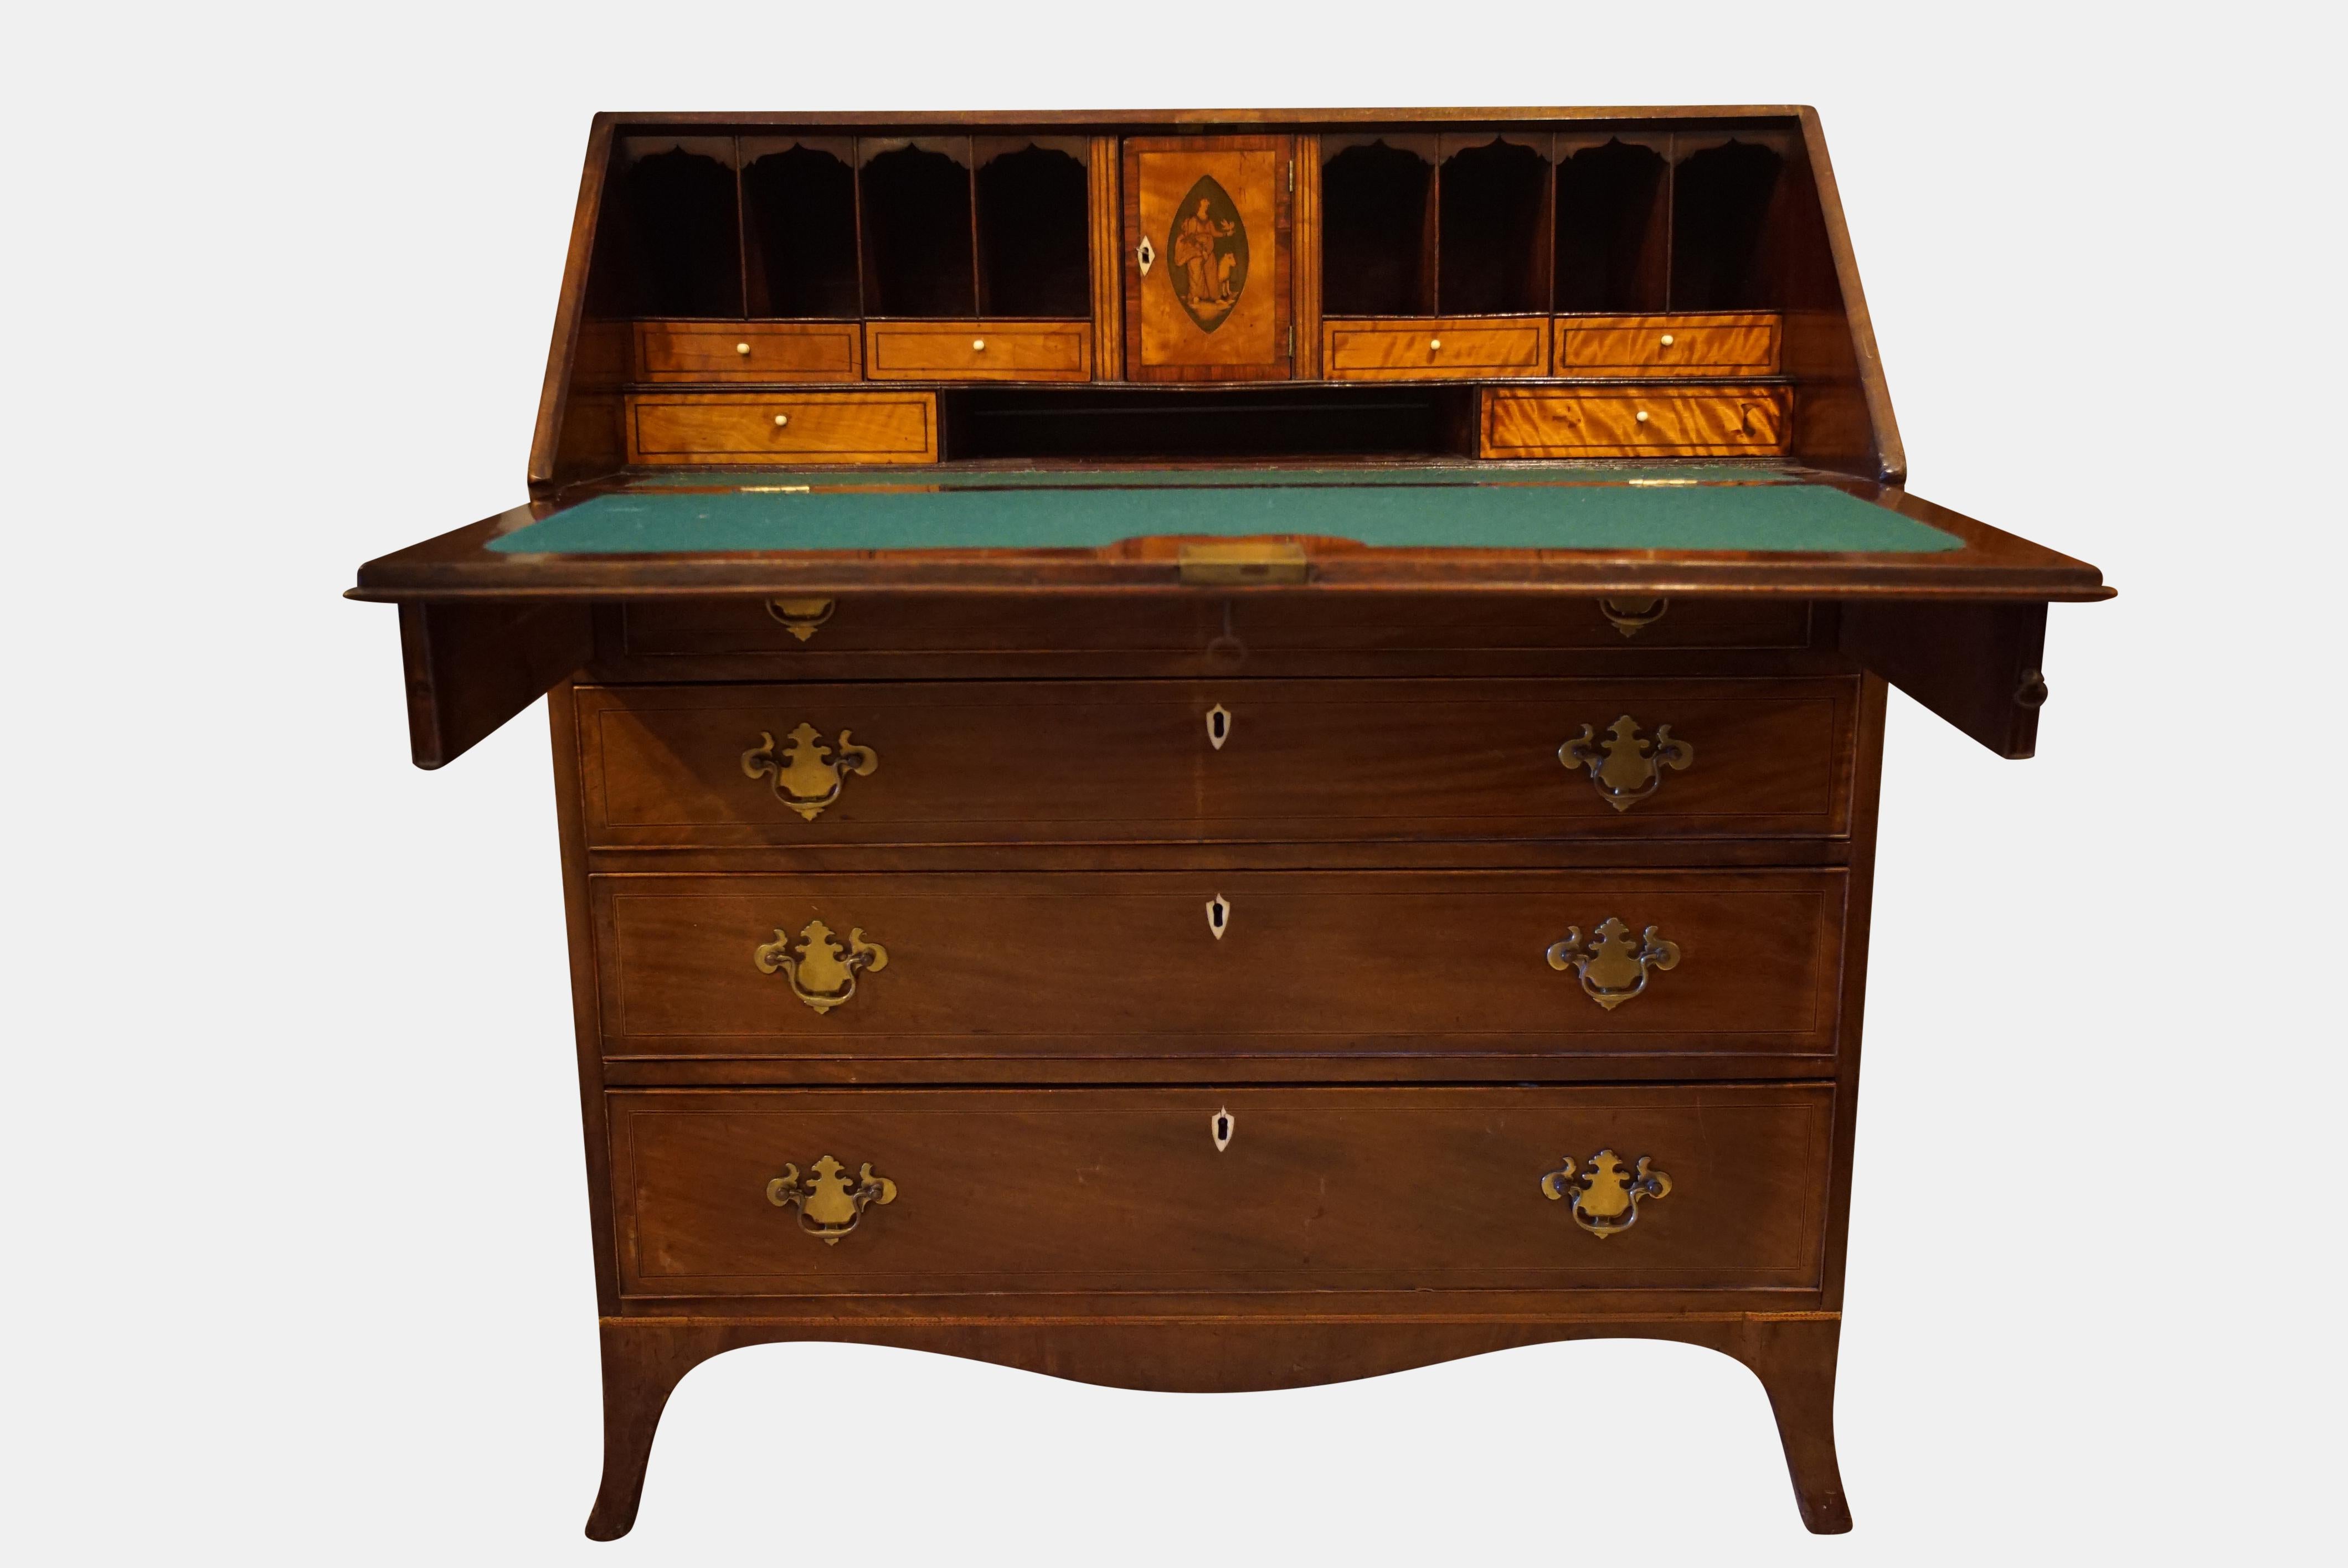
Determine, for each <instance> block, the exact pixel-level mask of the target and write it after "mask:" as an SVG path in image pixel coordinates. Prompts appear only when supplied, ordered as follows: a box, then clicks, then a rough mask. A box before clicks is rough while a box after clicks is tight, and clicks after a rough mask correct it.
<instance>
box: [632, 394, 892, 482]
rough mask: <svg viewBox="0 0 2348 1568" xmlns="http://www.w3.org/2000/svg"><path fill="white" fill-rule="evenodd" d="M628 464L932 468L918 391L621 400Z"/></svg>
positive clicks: (639, 396)
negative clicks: (926, 465) (905, 465)
mask: <svg viewBox="0 0 2348 1568" xmlns="http://www.w3.org/2000/svg"><path fill="white" fill-rule="evenodd" d="M627 415H628V461H629V462H631V463H634V464H640V465H643V466H687V465H728V464H771V463H934V462H936V461H937V457H938V417H937V399H936V398H935V396H934V395H932V394H930V393H926V392H809V393H779V392H778V393H755V392H702V393H695V392H661V393H641V394H635V395H631V396H630V397H629V398H628V400H627Z"/></svg>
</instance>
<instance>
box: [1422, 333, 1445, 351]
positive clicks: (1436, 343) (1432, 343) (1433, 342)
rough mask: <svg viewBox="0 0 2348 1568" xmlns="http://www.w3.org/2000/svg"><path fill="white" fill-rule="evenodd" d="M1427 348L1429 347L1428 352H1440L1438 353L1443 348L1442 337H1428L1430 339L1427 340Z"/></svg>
mask: <svg viewBox="0 0 2348 1568" xmlns="http://www.w3.org/2000/svg"><path fill="white" fill-rule="evenodd" d="M1426 348H1427V352H1428V353H1430V354H1438V353H1440V352H1442V349H1443V340H1442V339H1441V338H1439V337H1431V338H1428V339H1427V340H1426Z"/></svg>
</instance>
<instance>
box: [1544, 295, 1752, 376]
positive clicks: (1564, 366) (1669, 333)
mask: <svg viewBox="0 0 2348 1568" xmlns="http://www.w3.org/2000/svg"><path fill="white" fill-rule="evenodd" d="M1780 331H1781V328H1780V324H1779V318H1778V317H1777V316H1776V314H1775V313H1769V312H1761V311H1749V312H1748V311H1739V312H1734V313H1719V314H1714V315H1688V316H1560V317H1559V318H1558V321H1557V374H1560V375H1562V376H1581V375H1588V376H1629V377H1638V378H1652V377H1660V376H1674V375H1686V376H1738V375H1775V374H1777V366H1778V338H1779V333H1780Z"/></svg>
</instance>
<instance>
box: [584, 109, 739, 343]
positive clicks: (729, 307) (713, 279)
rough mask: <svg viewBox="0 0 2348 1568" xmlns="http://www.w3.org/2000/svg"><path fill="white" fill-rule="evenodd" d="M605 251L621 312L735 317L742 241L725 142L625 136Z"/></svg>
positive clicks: (729, 141)
mask: <svg viewBox="0 0 2348 1568" xmlns="http://www.w3.org/2000/svg"><path fill="white" fill-rule="evenodd" d="M619 165H620V167H619V173H618V178H617V179H616V180H615V181H614V188H615V190H616V192H617V194H618V197H619V200H618V201H617V202H616V203H615V204H614V210H613V212H612V213H611V214H610V215H609V219H608V220H607V225H606V229H605V234H606V235H607V236H608V237H609V238H610V240H611V241H613V242H612V244H611V245H610V246H609V247H608V248H606V249H605V251H604V253H605V256H606V258H607V259H608V261H610V262H611V267H612V271H613V272H614V273H616V274H617V277H616V279H615V282H616V283H617V287H616V288H615V289H614V291H613V292H614V293H615V294H616V295H618V296H620V297H621V298H622V299H623V300H624V304H623V305H622V306H621V308H622V309H623V311H624V312H625V313H628V314H631V315H644V316H738V315H740V314H741V313H742V234H741V222H740V214H739V210H738V209H737V207H736V198H735V190H734V138H732V137H683V138H678V137H664V138H655V137H631V138H625V139H623V141H622V142H621V144H620V149H619Z"/></svg>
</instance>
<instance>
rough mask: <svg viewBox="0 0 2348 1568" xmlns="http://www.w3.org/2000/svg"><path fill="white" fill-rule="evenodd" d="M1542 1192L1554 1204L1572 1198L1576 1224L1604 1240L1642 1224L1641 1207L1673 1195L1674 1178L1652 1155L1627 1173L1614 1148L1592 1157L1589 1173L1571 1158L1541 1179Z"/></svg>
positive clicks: (1602, 1150)
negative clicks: (1656, 1167)
mask: <svg viewBox="0 0 2348 1568" xmlns="http://www.w3.org/2000/svg"><path fill="white" fill-rule="evenodd" d="M1540 1190H1541V1192H1542V1193H1543V1194H1545V1195H1546V1196H1547V1197H1548V1198H1549V1200H1550V1202H1551V1203H1563V1202H1565V1201H1567V1200H1568V1199H1570V1200H1571V1201H1572V1204H1573V1223H1574V1224H1575V1225H1580V1226H1581V1228H1582V1229H1583V1230H1586V1231H1588V1232H1589V1233H1590V1234H1591V1235H1594V1236H1596V1237H1597V1238H1598V1239H1599V1240H1600V1241H1604V1240H1605V1239H1606V1238H1607V1237H1608V1236H1611V1235H1621V1234H1622V1232H1624V1231H1626V1230H1629V1229H1630V1228H1631V1227H1632V1225H1637V1224H1638V1223H1639V1205H1640V1204H1643V1203H1644V1202H1646V1201H1647V1200H1648V1199H1650V1198H1667V1197H1670V1196H1671V1195H1672V1179H1671V1177H1670V1176H1669V1175H1667V1174H1665V1173H1663V1172H1662V1171H1658V1170H1656V1169H1654V1168H1653V1163H1652V1161H1651V1160H1650V1159H1649V1158H1648V1156H1646V1155H1644V1154H1642V1155H1640V1156H1639V1168H1638V1169H1637V1170H1636V1171H1630V1172H1626V1171H1624V1170H1623V1169H1622V1160H1621V1158H1620V1157H1619V1156H1617V1155H1616V1154H1615V1153H1614V1151H1613V1150H1612V1149H1601V1150H1599V1151H1598V1153H1595V1154H1592V1155H1591V1156H1590V1165H1589V1168H1588V1169H1587V1170H1584V1169H1583V1168H1582V1167H1581V1162H1580V1161H1578V1160H1576V1159H1574V1158H1573V1157H1572V1156H1571V1155H1570V1154H1569V1155H1567V1156H1566V1161H1565V1163H1564V1164H1562V1165H1560V1166H1559V1167H1558V1168H1557V1169H1556V1170H1554V1171H1551V1172H1550V1173H1548V1174H1547V1175H1545V1176H1543V1177H1542V1178H1541V1179H1540Z"/></svg>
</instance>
